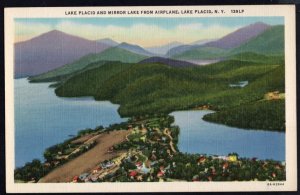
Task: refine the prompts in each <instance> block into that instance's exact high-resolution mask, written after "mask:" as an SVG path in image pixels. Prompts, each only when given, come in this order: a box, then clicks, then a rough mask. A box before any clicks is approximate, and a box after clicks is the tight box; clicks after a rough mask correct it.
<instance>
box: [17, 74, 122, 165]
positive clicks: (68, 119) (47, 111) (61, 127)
mask: <svg viewBox="0 0 300 195" xmlns="http://www.w3.org/2000/svg"><path fill="white" fill-rule="evenodd" d="M49 85H50V83H29V82H28V80H27V79H26V78H25V79H24V78H23V79H15V81H14V90H15V92H14V94H15V96H14V101H15V108H14V109H15V167H19V166H23V165H24V164H25V163H26V162H30V161H31V160H33V159H35V158H37V159H40V160H43V152H44V150H45V149H46V148H48V147H49V146H52V145H54V144H57V143H61V142H62V141H64V140H66V139H68V138H70V135H76V134H77V132H78V131H79V130H82V129H86V128H95V127H97V126H100V125H102V126H104V127H107V126H109V125H110V124H114V123H120V122H123V121H126V120H127V119H126V118H121V117H120V115H119V114H118V111H117V110H118V108H119V105H116V104H112V103H111V102H109V101H95V100H94V99H93V98H92V97H83V98H60V97H57V96H56V95H55V93H54V88H49V87H48V86H49Z"/></svg>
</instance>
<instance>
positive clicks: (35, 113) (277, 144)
mask: <svg viewBox="0 0 300 195" xmlns="http://www.w3.org/2000/svg"><path fill="white" fill-rule="evenodd" d="M14 83H15V162H16V164H15V166H16V167H19V166H22V165H24V164H25V163H26V162H30V161H31V160H32V159H34V158H38V159H41V160H43V152H44V150H45V149H46V148H47V147H49V146H52V145H54V144H57V143H60V142H62V141H63V140H65V139H68V138H69V135H76V134H77V132H78V131H79V130H82V129H86V128H95V127H96V126H99V125H102V126H109V125H110V124H113V123H120V122H123V121H126V120H127V119H125V118H121V117H120V116H119V114H118V112H117V109H118V107H119V106H118V105H116V104H112V103H110V102H109V101H94V100H93V98H59V97H57V96H56V95H55V93H54V89H53V88H49V87H48V86H49V83H38V84H37V83H30V84H29V83H28V81H27V79H16V80H15V82H14ZM211 112H212V111H178V112H173V113H171V115H173V116H174V117H175V124H176V125H178V126H179V127H180V135H179V145H178V146H179V149H180V151H182V152H188V153H203V154H204V153H205V154H216V155H227V154H228V153H230V152H237V153H238V154H239V155H240V156H242V157H251V158H252V157H257V158H259V159H274V160H285V133H279V132H270V131H258V130H243V129H238V128H232V127H228V126H224V125H218V124H213V123H209V122H205V121H203V120H202V117H203V116H204V115H205V114H207V113H211Z"/></svg>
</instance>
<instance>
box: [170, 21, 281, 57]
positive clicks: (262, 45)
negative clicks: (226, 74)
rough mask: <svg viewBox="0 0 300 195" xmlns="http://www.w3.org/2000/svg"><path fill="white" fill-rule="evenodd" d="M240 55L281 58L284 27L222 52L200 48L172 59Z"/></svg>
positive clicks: (276, 27) (273, 29)
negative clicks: (250, 54)
mask: <svg viewBox="0 0 300 195" xmlns="http://www.w3.org/2000/svg"><path fill="white" fill-rule="evenodd" d="M240 53H243V54H247V53H248V54H249V53H257V55H275V56H278V55H279V56H282V55H283V54H284V27H283V26H282V25H278V26H273V27H271V28H270V29H268V30H266V31H265V32H263V33H262V34H260V35H258V36H257V37H254V38H252V39H250V40H249V41H248V42H246V43H244V44H242V45H240V46H238V47H236V48H233V49H227V50H224V49H219V48H214V47H206V46H200V47H198V48H195V49H191V50H188V51H185V52H183V53H180V54H177V55H175V56H172V58H175V59H184V60H192V59H193V60H199V59H216V58H230V57H231V56H233V55H236V54H240ZM252 55H253V54H252ZM245 57H248V56H245ZM255 59H256V58H251V60H255Z"/></svg>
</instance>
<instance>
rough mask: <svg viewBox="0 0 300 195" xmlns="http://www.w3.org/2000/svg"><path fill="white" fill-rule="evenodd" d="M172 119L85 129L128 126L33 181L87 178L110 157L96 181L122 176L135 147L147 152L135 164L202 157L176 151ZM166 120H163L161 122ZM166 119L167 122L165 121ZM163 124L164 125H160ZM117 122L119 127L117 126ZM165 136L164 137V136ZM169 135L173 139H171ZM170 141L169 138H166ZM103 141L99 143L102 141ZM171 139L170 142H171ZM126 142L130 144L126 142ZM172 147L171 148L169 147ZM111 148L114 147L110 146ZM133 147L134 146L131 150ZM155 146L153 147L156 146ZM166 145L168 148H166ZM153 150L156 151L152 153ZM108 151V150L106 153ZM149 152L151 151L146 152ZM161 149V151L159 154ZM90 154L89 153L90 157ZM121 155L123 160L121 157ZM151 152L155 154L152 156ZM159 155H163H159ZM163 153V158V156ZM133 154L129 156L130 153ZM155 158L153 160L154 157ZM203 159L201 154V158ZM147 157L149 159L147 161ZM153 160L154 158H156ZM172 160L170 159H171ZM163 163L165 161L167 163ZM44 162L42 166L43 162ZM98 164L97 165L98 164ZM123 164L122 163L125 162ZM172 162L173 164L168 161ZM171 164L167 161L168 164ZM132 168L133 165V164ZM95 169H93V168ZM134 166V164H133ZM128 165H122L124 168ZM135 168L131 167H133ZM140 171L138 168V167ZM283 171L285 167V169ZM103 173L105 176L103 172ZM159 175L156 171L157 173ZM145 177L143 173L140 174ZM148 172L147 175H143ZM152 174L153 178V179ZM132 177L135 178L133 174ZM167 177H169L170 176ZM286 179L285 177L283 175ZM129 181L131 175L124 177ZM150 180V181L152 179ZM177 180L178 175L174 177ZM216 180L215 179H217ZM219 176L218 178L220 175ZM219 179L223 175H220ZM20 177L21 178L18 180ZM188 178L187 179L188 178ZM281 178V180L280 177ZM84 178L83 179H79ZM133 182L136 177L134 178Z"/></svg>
mask: <svg viewBox="0 0 300 195" xmlns="http://www.w3.org/2000/svg"><path fill="white" fill-rule="evenodd" d="M173 120H174V118H173V117H172V116H170V115H166V116H158V117H154V116H152V117H148V118H147V117H146V118H144V119H143V118H141V119H132V118H131V119H129V120H128V121H127V122H123V124H121V125H120V124H116V125H117V126H115V127H112V128H111V129H102V130H100V131H98V133H96V132H97V131H96V132H95V131H94V130H93V131H91V132H87V133H86V134H83V136H89V135H90V134H91V133H95V136H99V137H102V138H103V139H105V137H106V136H107V135H106V133H109V134H110V135H114V133H120V132H122V131H124V130H118V129H127V128H128V129H127V130H126V135H125V134H124V137H122V138H120V137H119V138H118V141H117V142H111V141H109V140H105V141H106V142H105V143H106V147H105V148H101V146H102V145H101V144H102V143H103V141H100V140H98V141H100V142H99V143H97V144H96V146H94V147H92V148H91V149H89V150H87V151H85V152H84V153H82V154H80V155H79V156H77V157H75V158H74V159H70V160H69V161H67V162H66V163H64V164H62V165H58V166H56V167H53V168H52V169H51V170H49V173H48V174H46V175H44V176H43V177H42V178H41V179H38V180H37V181H35V182H42V183H44V182H45V183H48V182H50V183H52V182H72V178H74V177H75V176H79V175H82V174H83V173H86V174H87V175H90V177H89V179H91V178H95V177H92V176H93V175H94V174H95V173H94V171H98V169H99V167H100V169H101V162H102V163H103V162H107V163H108V162H111V160H113V161H112V162H115V161H116V162H118V163H117V164H115V166H113V167H112V169H110V168H108V169H103V170H102V172H101V171H100V172H99V174H100V173H101V174H100V175H101V177H100V176H99V177H97V179H96V180H97V181H98V182H102V181H106V179H108V178H107V176H106V173H110V174H108V175H114V177H113V178H114V179H117V180H118V178H122V179H124V178H123V176H122V174H123V175H124V174H125V175H126V174H128V173H125V172H122V173H118V171H124V170H123V169H124V166H125V167H126V166H127V165H126V163H128V162H127V161H124V158H125V157H126V159H127V158H129V157H130V156H131V155H130V151H132V150H136V151H137V152H138V153H140V154H141V155H142V156H145V154H146V156H145V157H146V159H148V160H145V157H141V155H138V156H139V157H135V158H137V159H136V160H135V161H134V162H135V163H138V162H139V159H140V161H141V162H142V163H148V162H149V161H150V163H151V162H152V163H153V162H156V161H157V160H158V161H157V162H158V164H161V163H162V164H163V165H164V166H167V164H168V163H171V161H172V159H174V158H178V157H179V156H182V155H183V156H182V157H181V158H195V157H196V156H200V157H201V156H202V155H200V154H185V153H182V152H180V151H178V148H177V144H178V135H179V131H180V130H179V128H178V127H176V126H173V125H172V124H173V122H174V121H173ZM163 121H165V122H163ZM166 121H168V122H167V123H166ZM163 124H165V125H163ZM118 125H119V126H118ZM109 134H108V135H109ZM112 137H113V138H116V137H114V136H112ZM164 137H165V138H164ZM171 137H172V139H171ZM76 139H82V140H85V138H84V137H80V136H79V137H78V136H77V138H76ZM76 139H74V138H71V139H70V140H73V141H74V140H76ZM167 140H169V141H167ZM101 142H102V143H101ZM171 142H172V144H171ZM128 144H129V145H128ZM171 145H172V146H173V148H172V146H171ZM112 147H113V148H112ZM134 148H135V149H134ZM151 148H153V149H152V156H151V151H148V152H147V150H145V149H151ZM155 148H156V149H155ZM168 148H169V149H168ZM99 149H100V150H99ZM100 151H102V153H101V154H99V156H97V159H93V156H94V155H91V154H93V153H95V152H96V153H99V152H100ZM122 151H123V152H124V151H126V154H125V155H127V156H125V157H124V154H122ZM153 151H156V152H154V153H153ZM158 151H160V152H159V153H157V152H158ZM107 152H108V153H107ZM144 152H146V153H145V154H143V153H144ZM149 152H150V154H148V153H149ZM161 152H163V153H162V154H161ZM90 155H91V156H90ZM120 155H121V156H122V155H123V157H122V159H119V158H121V156H120ZM153 155H154V157H153ZM161 155H162V156H161ZM159 156H161V157H162V158H161V159H157V158H159ZM163 156H164V157H163ZM203 156H204V157H205V159H208V161H212V162H218V163H222V164H223V163H226V162H227V163H229V164H231V163H233V164H232V166H236V162H245V163H247V162H248V163H250V162H251V163H256V164H257V163H260V162H261V163H270V164H271V165H270V166H275V165H273V164H274V163H275V164H276V166H277V165H278V166H279V165H280V167H281V168H280V170H281V169H282V167H285V162H284V161H274V160H271V161H269V160H258V159H254V160H253V159H251V158H239V157H238V154H228V156H221V155H207V154H204V155H203ZM131 157H132V156H131ZM91 158H92V160H91V162H88V163H86V162H87V161H89V160H90V159H91ZM153 158H154V159H153ZM201 158H203V157H201ZM114 159H119V160H114ZM149 159H150V160H149ZM155 159H156V160H155ZM170 160H171V161H170ZM181 160H182V159H178V161H181ZM83 162H84V164H88V166H86V165H84V166H81V165H80V164H81V163H83ZM166 162H168V163H167V164H166ZM45 163H49V162H45ZM45 163H44V164H43V165H45ZM99 163H100V165H99ZM124 163H125V164H124ZM171 164H172V163H171ZM200 164H201V163H200ZM169 165H170V164H169ZM121 167H123V168H122V169H120V168H121ZM134 167H135V165H134ZM152 167H153V168H152V169H151V170H153V171H155V170H156V168H154V167H156V165H153V166H152ZM93 168H94V169H93ZM132 168H133V167H132ZM126 169H127V168H125V170H126ZM176 169H177V168H174V171H176ZM130 170H131V169H129V170H128V171H129V172H130ZM133 170H134V169H133ZM137 170H139V169H137ZM284 170H285V168H284ZM103 174H104V175H103ZM115 174H117V175H118V174H121V176H122V177H121V176H115ZM157 174H159V172H158V173H157ZM142 175H143V176H144V177H146V176H145V174H142ZM146 175H147V174H146ZM152 177H153V178H152ZM152 177H151V178H152V179H153V181H157V179H158V180H161V179H167V178H160V177H156V176H155V177H154V176H152ZM134 178H135V177H134ZM170 178H171V179H172V178H173V179H176V177H175V178H174V176H172V174H171V177H170ZM170 178H168V179H170ZM284 178H285V177H284ZM127 179H129V181H131V180H130V178H127ZM127 179H125V180H124V181H127ZM152 179H151V180H152ZM177 179H179V178H177ZM216 179H218V178H216ZM219 179H220V178H219ZM221 179H222V176H221ZM18 180H20V179H18ZM188 180H189V179H188ZM280 180H281V179H280ZM81 181H83V180H81ZM134 181H135V179H134Z"/></svg>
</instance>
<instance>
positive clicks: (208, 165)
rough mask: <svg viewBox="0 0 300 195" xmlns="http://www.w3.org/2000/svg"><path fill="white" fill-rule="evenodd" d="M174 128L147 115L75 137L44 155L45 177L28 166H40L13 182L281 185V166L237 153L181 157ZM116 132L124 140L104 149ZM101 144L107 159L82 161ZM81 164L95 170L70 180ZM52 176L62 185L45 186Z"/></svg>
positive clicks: (165, 119)
mask: <svg viewBox="0 0 300 195" xmlns="http://www.w3.org/2000/svg"><path fill="white" fill-rule="evenodd" d="M173 122H174V118H173V117H172V116H170V115H164V114H160V115H154V116H148V115H147V116H144V117H136V118H135V117H133V118H131V119H129V120H128V122H124V123H120V124H115V125H111V126H110V127H107V128H103V127H97V128H96V129H94V130H93V129H87V130H83V131H80V132H79V133H78V135H77V136H76V137H73V138H71V139H69V140H66V141H65V142H64V143H62V144H58V145H55V146H53V147H50V148H48V149H47V150H46V151H45V153H44V156H45V159H46V161H45V162H44V163H40V166H42V169H40V170H42V171H43V173H39V174H34V171H33V170H38V169H33V168H34V167H33V168H32V167H31V168H32V169H31V170H30V166H36V164H38V163H36V162H35V164H34V165H30V163H27V168H26V170H27V175H26V177H25V178H24V175H25V171H24V169H25V168H23V169H22V168H19V169H16V171H15V178H16V180H20V181H26V180H27V182H72V183H77V182H80V183H81V182H142V181H143V182H160V181H161V182H162V181H166V182H169V181H250V180H252V181H266V180H267V181H281V180H285V162H279V161H274V160H259V159H257V158H255V157H254V158H252V159H249V158H241V157H239V155H238V154H236V153H230V154H228V155H227V156H217V155H206V154H187V153H181V152H180V151H178V148H177V144H178V135H179V133H180V132H179V131H180V129H179V128H178V127H177V126H174V125H172V124H173ZM116 132H119V133H123V134H120V135H122V136H123V138H120V139H119V140H118V142H116V143H114V142H113V141H111V142H109V141H108V142H109V143H110V144H108V145H105V143H103V141H101V140H100V139H99V138H101V136H106V135H114V133H116ZM103 138H104V137H103ZM99 140H100V141H99ZM97 142H99V143H97ZM101 144H103V145H105V147H106V148H105V151H104V153H105V154H103V155H102V156H101V155H100V159H103V160H102V161H99V162H97V161H93V159H86V157H85V156H84V155H85V153H86V154H87V153H89V152H90V151H92V150H95V149H97V148H96V147H97V145H99V146H101ZM102 148H103V147H102ZM96 152H97V151H96ZM98 154H100V153H99V152H98ZM80 158H81V160H82V161H84V164H85V165H87V164H89V163H90V164H91V165H92V162H95V163H96V164H95V166H93V167H91V166H90V168H88V169H87V170H85V171H83V172H80V174H76V175H75V173H74V175H72V171H69V169H68V168H67V166H68V165H69V164H68V163H72V161H76V160H79V159H80ZM73 159H74V160H73ZM104 159H105V160H104ZM64 166H66V167H64ZM75 166H76V164H75ZM25 167H26V165H25ZM61 169H62V170H61ZM63 169H65V170H66V169H67V170H68V172H66V173H67V175H66V176H62V175H63V171H64V170H63ZM28 172H29V173H30V174H31V175H30V174H29V175H28ZM55 172H57V173H55ZM48 173H49V174H48ZM78 173H79V172H78ZM43 174H44V175H43ZM47 174H48V175H47ZM51 174H56V175H58V176H59V175H60V174H61V175H60V176H59V178H60V179H57V180H55V179H53V178H52V180H51V179H49V178H48V180H47V177H49V175H51Z"/></svg>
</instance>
